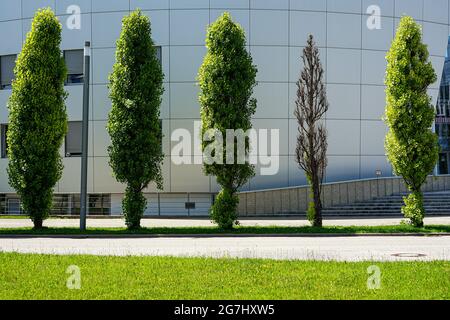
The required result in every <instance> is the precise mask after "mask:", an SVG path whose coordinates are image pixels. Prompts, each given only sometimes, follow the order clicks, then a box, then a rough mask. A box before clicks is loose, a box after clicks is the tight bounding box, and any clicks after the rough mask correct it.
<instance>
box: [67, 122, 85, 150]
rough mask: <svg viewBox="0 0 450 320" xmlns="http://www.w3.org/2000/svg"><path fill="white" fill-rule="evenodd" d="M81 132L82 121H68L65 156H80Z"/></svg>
mask: <svg viewBox="0 0 450 320" xmlns="http://www.w3.org/2000/svg"><path fill="white" fill-rule="evenodd" d="M81 133H82V122H81V121H71V122H69V123H68V130H67V135H66V144H65V146H66V157H80V156H81V155H82V150H81Z"/></svg>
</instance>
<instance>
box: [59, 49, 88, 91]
mask: <svg viewBox="0 0 450 320" xmlns="http://www.w3.org/2000/svg"><path fill="white" fill-rule="evenodd" d="M64 60H65V61H66V66H67V80H66V84H77V83H83V78H84V75H83V73H84V72H83V65H84V51H83V50H66V51H64Z"/></svg>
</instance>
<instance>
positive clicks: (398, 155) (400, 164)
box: [385, 17, 439, 227]
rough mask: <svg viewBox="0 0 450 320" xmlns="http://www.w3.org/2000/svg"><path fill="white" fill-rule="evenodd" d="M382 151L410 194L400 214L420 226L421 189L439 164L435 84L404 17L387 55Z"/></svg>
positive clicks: (413, 26) (415, 30) (412, 25)
mask: <svg viewBox="0 0 450 320" xmlns="http://www.w3.org/2000/svg"><path fill="white" fill-rule="evenodd" d="M386 58H387V62H388V65H387V71H386V80H385V83H386V103H387V105H386V115H385V121H386V123H387V125H388V126H389V129H390V130H389V132H388V134H387V136H386V142H385V145H386V151H387V156H388V158H389V161H390V162H391V164H392V167H393V169H394V173H395V174H396V175H399V176H402V177H403V179H404V181H405V184H406V186H407V187H408V189H409V190H410V191H411V194H410V195H409V196H408V197H405V198H404V201H405V206H404V207H403V208H402V212H403V214H404V216H405V217H406V218H408V219H409V220H410V223H411V224H413V225H415V226H418V227H420V226H423V218H424V216H425V209H424V206H423V195H422V191H421V186H422V184H423V183H424V182H425V180H426V178H427V176H428V175H429V174H430V173H431V172H432V170H433V168H434V166H435V165H436V162H437V160H438V153H439V145H438V138H437V136H436V134H434V133H433V132H432V131H431V127H432V124H433V121H434V118H435V112H434V109H433V107H432V105H431V98H430V97H429V96H428V94H427V88H428V86H429V85H430V84H432V83H433V82H435V81H436V74H435V72H434V70H433V67H432V65H431V62H430V61H429V54H428V49H427V46H426V45H425V44H423V43H422V35H421V27H420V26H419V25H418V24H417V23H416V22H415V21H414V20H413V19H412V18H411V17H403V18H402V19H401V21H400V24H399V27H398V29H397V34H396V36H395V39H394V41H393V42H392V46H391V49H390V50H389V52H388V54H387V57H386Z"/></svg>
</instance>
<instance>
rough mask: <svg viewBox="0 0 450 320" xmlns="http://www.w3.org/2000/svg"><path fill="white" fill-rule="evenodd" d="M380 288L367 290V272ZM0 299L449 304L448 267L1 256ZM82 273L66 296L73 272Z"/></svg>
mask: <svg viewBox="0 0 450 320" xmlns="http://www.w3.org/2000/svg"><path fill="white" fill-rule="evenodd" d="M373 264H375V265H377V266H378V267H379V268H380V269H381V288H380V289H378V290H369V289H367V278H368V274H367V268H368V267H369V266H370V265H373ZM0 265H1V268H0V299H219V300H224V299H281V300H282V299H450V262H429V263H426V262H400V263H371V262H359V263H338V262H303V261H274V260H252V259H204V258H167V257H99V256H49V255H22V254H5V253H0ZM70 265H76V266H78V267H79V268H80V270H81V289H80V290H69V289H67V287H66V281H67V279H68V277H69V274H67V273H66V270H67V268H68V266H70Z"/></svg>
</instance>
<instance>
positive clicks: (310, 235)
mask: <svg viewBox="0 0 450 320" xmlns="http://www.w3.org/2000/svg"><path fill="white" fill-rule="evenodd" d="M449 236H450V233H449V232H441V233H290V234H282V233H277V234H254V233H252V234H246V233H243V234H233V233H231V234H230V233H220V234H213V233H212V234H73V235H70V234H67V235H64V234H54V235H51V234H42V235H39V234H11V235H7V234H0V239H36V238H44V239H52V238H54V239H145V238H333V237H335V238H343V237H449Z"/></svg>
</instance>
